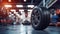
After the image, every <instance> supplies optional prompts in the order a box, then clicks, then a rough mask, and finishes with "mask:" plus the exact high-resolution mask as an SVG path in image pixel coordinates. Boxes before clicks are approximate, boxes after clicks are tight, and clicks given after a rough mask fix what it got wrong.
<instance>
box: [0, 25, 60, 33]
mask: <svg viewBox="0 0 60 34" xmlns="http://www.w3.org/2000/svg"><path fill="white" fill-rule="evenodd" d="M0 34H60V27H55V26H54V27H53V26H49V27H48V28H46V29H45V30H42V31H41V30H40V31H37V30H34V29H33V28H32V26H31V25H27V26H26V25H10V26H0Z"/></svg>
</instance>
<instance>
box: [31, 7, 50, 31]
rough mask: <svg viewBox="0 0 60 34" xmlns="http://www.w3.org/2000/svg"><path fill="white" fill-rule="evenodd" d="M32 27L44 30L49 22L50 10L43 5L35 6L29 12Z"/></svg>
mask: <svg viewBox="0 0 60 34" xmlns="http://www.w3.org/2000/svg"><path fill="white" fill-rule="evenodd" d="M31 23H32V27H33V28H34V29H35V30H44V29H45V28H47V27H48V25H49V23H50V12H49V11H48V10H47V9H46V8H44V7H41V8H40V7H37V6H36V7H35V8H34V9H33V11H32V14H31Z"/></svg>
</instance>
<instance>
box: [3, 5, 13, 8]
mask: <svg viewBox="0 0 60 34" xmlns="http://www.w3.org/2000/svg"><path fill="white" fill-rule="evenodd" d="M4 6H5V7H6V8H9V7H12V5H4Z"/></svg>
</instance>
